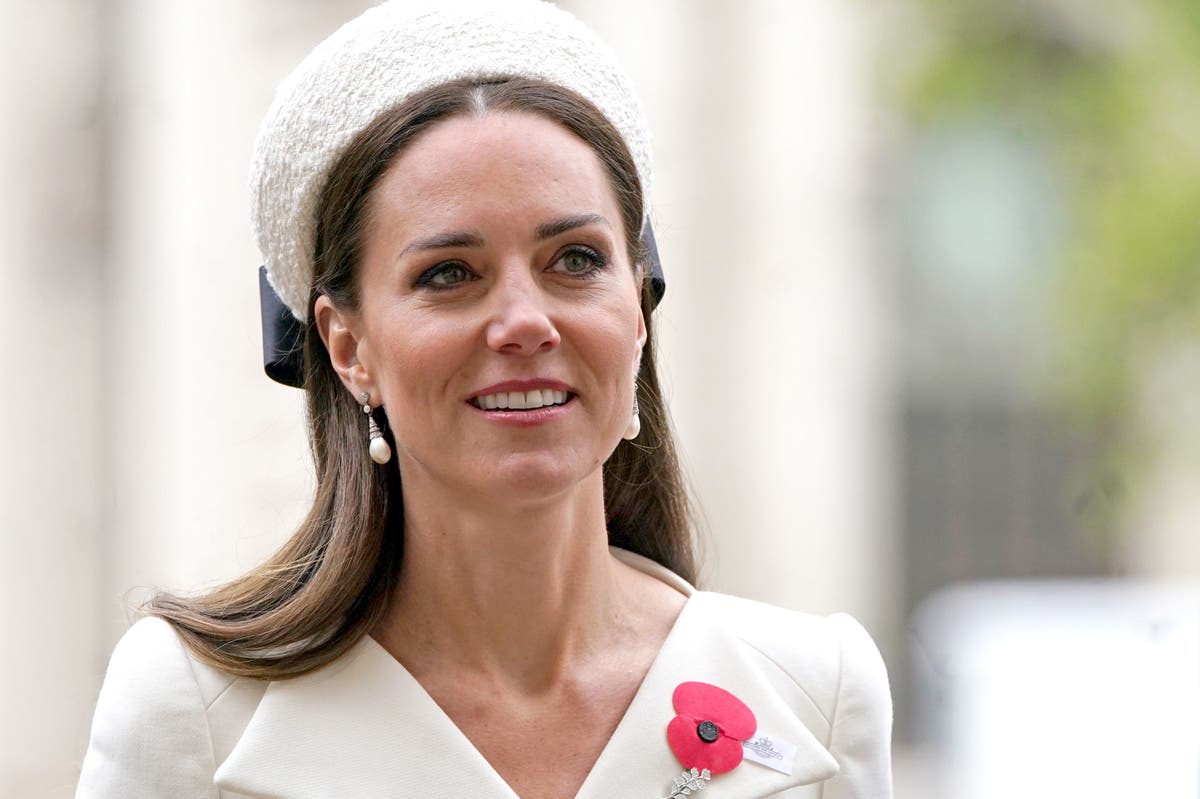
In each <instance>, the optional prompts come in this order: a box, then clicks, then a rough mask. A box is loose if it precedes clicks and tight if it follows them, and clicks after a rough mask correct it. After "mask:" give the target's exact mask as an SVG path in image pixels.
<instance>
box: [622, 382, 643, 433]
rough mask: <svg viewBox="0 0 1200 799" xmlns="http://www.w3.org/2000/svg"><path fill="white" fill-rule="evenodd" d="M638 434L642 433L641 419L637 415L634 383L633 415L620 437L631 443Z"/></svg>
mask: <svg viewBox="0 0 1200 799" xmlns="http://www.w3.org/2000/svg"><path fill="white" fill-rule="evenodd" d="M640 432H642V417H641V416H639V415H638V401H637V383H636V382H635V383H634V384H633V414H632V415H631V416H630V417H629V426H628V427H626V428H625V434H624V435H623V436H621V437H622V438H624V439H625V440H626V441H633V440H634V439H635V438H637V437H638V433H640Z"/></svg>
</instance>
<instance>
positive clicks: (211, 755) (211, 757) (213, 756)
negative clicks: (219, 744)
mask: <svg viewBox="0 0 1200 799" xmlns="http://www.w3.org/2000/svg"><path fill="white" fill-rule="evenodd" d="M176 644H177V645H178V646H179V651H180V654H181V655H183V659H184V661H186V662H187V667H188V673H189V674H191V675H192V683H193V684H194V685H195V686H196V696H197V697H198V698H199V699H200V707H201V708H202V709H203V713H204V729H205V730H206V731H207V732H208V762H210V763H212V768H213V773H214V774H215V773H216V771H217V753H216V750H215V749H214V748H213V734H212V722H211V721H209V718H208V709H209V707H211V706H212V705H211V703H209V704H205V703H204V692H203V691H202V690H200V679H199V677H197V676H196V666H195V664H194V663H192V658H191V656H190V655H188V652H187V649H186V648H185V647H184V646H183V643H182V642H181V641H179V639H178V636H176ZM233 682H236V680H234V681H233ZM233 682H230V683H229V685H227V686H225V689H224V690H222V691H221V694H224V693H225V691H228V690H229V686H230V685H233ZM218 696H220V694H218ZM213 701H214V702H215V701H216V700H215V699H214V700H213ZM209 787H210V791H211V789H212V788H213V787H215V786H213V785H212V781H211V779H210V780H209ZM220 795H221V792H220V791H219V790H218V791H217V797H218V799H219V797H220Z"/></svg>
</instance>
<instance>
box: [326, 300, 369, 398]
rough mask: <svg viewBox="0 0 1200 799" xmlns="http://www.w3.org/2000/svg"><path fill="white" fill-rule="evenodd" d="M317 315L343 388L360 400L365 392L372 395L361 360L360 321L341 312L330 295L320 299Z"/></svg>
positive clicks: (327, 348) (367, 375)
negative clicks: (359, 355) (359, 395)
mask: <svg viewBox="0 0 1200 799" xmlns="http://www.w3.org/2000/svg"><path fill="white" fill-rule="evenodd" d="M313 314H314V316H315V317H316V320H317V330H318V332H320V334H321V341H323V342H325V349H326V350H328V352H329V362H330V364H331V365H332V366H333V370H334V371H335V372H337V373H338V376H339V377H340V378H341V379H342V384H343V385H344V386H346V388H347V390H349V391H350V393H351V394H353V395H354V396H355V397H356V398H357V396H358V394H359V393H360V392H362V391H366V392H370V391H372V389H373V388H374V386H373V385H372V382H371V375H370V373H369V371H368V370H367V367H366V366H365V365H364V364H363V363H362V361H360V360H359V359H358V351H359V342H360V331H359V324H358V319H357V317H355V316H354V315H353V314H350V313H348V312H346V311H344V310H342V309H340V308H338V307H337V306H336V305H334V304H333V300H331V299H330V298H329V296H328V295H326V294H322V295H321V296H319V297H317V301H316V302H315V303H313Z"/></svg>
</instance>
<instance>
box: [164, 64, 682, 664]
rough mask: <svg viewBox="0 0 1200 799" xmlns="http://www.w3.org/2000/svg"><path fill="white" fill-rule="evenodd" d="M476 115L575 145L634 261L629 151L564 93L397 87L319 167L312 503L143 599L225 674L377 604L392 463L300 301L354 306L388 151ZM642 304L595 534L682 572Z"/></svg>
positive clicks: (394, 501) (505, 87) (393, 553)
mask: <svg viewBox="0 0 1200 799" xmlns="http://www.w3.org/2000/svg"><path fill="white" fill-rule="evenodd" d="M489 111H500V112H503V111H508V112H520V113H530V114H537V115H539V116H542V117H545V118H547V119H550V120H552V121H554V122H557V123H558V124H560V125H562V126H563V127H565V128H566V129H567V130H569V131H571V132H572V133H574V134H575V135H576V136H578V137H579V138H581V139H582V140H583V141H585V142H587V144H589V145H590V146H591V147H592V149H593V150H594V151H595V152H596V154H597V155H598V156H599V158H600V161H601V163H602V164H603V166H604V168H605V171H606V172H607V173H608V176H609V178H610V181H611V183H612V188H613V191H614V193H615V194H616V199H617V203H618V205H619V207H620V209H621V217H622V222H623V224H624V228H625V239H626V242H627V246H628V248H629V256H630V261H631V263H633V264H634V266H635V268H638V266H639V265H640V264H642V263H643V252H642V245H641V236H640V232H641V228H642V219H643V194H642V186H641V182H640V181H639V179H638V173H637V169H636V167H635V165H634V162H633V158H632V156H631V155H630V153H629V149H628V147H626V145H625V142H624V140H623V139H622V138H621V136H620V134H619V133H618V132H617V130H616V128H615V127H613V125H612V124H611V123H610V122H609V121H608V120H607V119H606V118H605V117H604V115H603V114H602V113H601V112H600V111H598V110H597V109H596V108H595V106H593V105H592V104H591V103H590V102H588V101H587V100H586V99H584V98H583V97H580V96H579V95H578V94H576V93H574V92H572V91H569V90H567V89H565V88H562V87H560V86H557V85H554V84H550V83H546V82H543V81H537V80H529V79H524V78H496V79H491V80H482V81H481V80H459V81H454V82H451V83H446V84H443V85H440V86H437V87H434V88H432V89H428V90H426V91H423V92H421V93H419V94H416V95H414V96H412V97H410V98H409V99H408V100H406V101H405V102H404V103H402V104H401V105H399V106H398V107H396V108H395V109H393V110H392V111H390V112H388V113H385V114H382V115H381V116H380V117H378V118H377V119H376V120H375V121H374V122H373V123H372V124H371V125H369V126H368V127H367V128H366V129H365V130H363V131H362V132H361V133H360V134H359V135H358V136H357V137H356V138H355V140H354V141H353V142H352V143H351V144H350V146H349V147H348V149H347V150H346V151H345V153H344V154H343V155H342V156H341V157H340V158H339V159H338V161H337V162H336V164H335V165H334V166H333V168H332V170H331V172H330V175H329V178H328V180H327V182H326V184H325V187H324V190H323V191H322V195H321V200H320V204H319V211H318V220H317V243H316V259H315V277H314V280H313V286H312V291H311V293H310V296H309V304H308V308H309V314H308V323H307V325H306V328H305V339H304V371H305V389H306V391H307V397H308V424H309V443H310V446H311V447H312V452H313V459H314V461H315V465H316V472H317V475H316V476H317V491H316V496H315V497H314V499H313V505H312V509H311V510H310V511H309V513H308V515H307V516H306V517H305V519H304V521H303V522H301V524H300V526H299V529H297V530H296V532H295V533H294V534H293V535H292V537H291V538H290V539H289V540H288V541H287V542H286V543H285V544H284V545H283V546H282V547H281V548H280V549H279V551H278V552H276V553H275V554H274V555H273V556H272V557H270V558H269V559H268V560H267V561H266V562H265V563H263V564H262V565H260V566H259V567H257V568H256V569H254V570H252V571H251V572H249V573H248V574H246V575H244V576H242V577H240V578H238V579H235V580H233V581H232V582H230V583H228V584H226V585H224V586H221V587H219V588H217V589H216V590H214V591H212V592H210V593H208V594H205V595H203V596H199V597H180V596H176V595H172V594H167V593H160V594H158V595H157V596H155V597H154V598H153V599H152V600H151V601H150V602H149V604H148V607H147V609H148V611H149V612H150V613H151V614H154V615H156V616H160V617H162V618H164V619H166V620H167V621H169V622H170V623H171V624H173V625H174V626H175V628H176V630H177V631H178V632H179V635H180V636H181V637H182V639H183V641H184V643H186V644H187V646H188V647H189V648H190V649H191V650H192V651H193V652H194V653H195V654H196V655H197V656H199V657H200V658H202V659H203V660H205V661H207V662H209V663H211V664H213V665H215V666H217V667H219V668H221V669H224V670H225V671H227V672H230V673H233V674H238V675H243V676H249V677H256V678H265V679H281V678H287V677H295V676H299V675H301V674H304V673H306V672H309V671H312V670H314V669H317V668H320V667H321V666H323V665H325V664H327V663H329V662H330V661H332V660H334V659H335V658H337V657H338V656H340V655H341V654H343V653H344V652H346V651H347V650H349V649H350V648H351V647H352V646H354V644H355V643H357V642H358V641H359V640H360V639H361V638H362V636H363V635H365V634H366V633H367V632H369V631H370V630H371V629H372V628H373V627H374V625H375V624H376V623H377V622H378V621H379V620H380V618H381V617H382V615H383V613H384V611H385V610H386V608H387V606H388V602H389V600H390V598H391V596H392V593H393V591H394V590H395V585H396V580H397V577H398V575H399V567H400V559H401V557H402V551H403V543H404V535H403V533H404V529H403V525H404V512H403V494H402V492H401V477H400V474H399V469H397V468H395V467H394V466H387V467H379V466H376V465H375V464H374V463H373V462H372V461H371V460H370V457H369V456H368V454H367V448H366V445H365V442H366V431H365V426H366V423H365V420H364V419H363V413H362V409H361V408H360V407H359V405H358V404H357V402H356V400H355V398H354V397H352V396H350V393H349V392H348V391H346V389H345V386H344V385H343V384H342V382H341V380H340V379H339V378H338V375H337V373H336V372H334V370H333V367H332V365H331V363H330V359H329V353H328V351H327V350H326V349H325V345H324V342H323V341H322V339H321V336H320V334H319V332H318V330H317V327H316V320H315V314H314V313H313V312H312V310H313V303H314V302H315V301H316V298H317V297H319V296H320V295H321V294H327V295H328V296H329V297H330V299H332V300H333V301H334V303H335V304H337V305H339V306H341V307H343V308H347V309H355V308H357V305H358V295H357V286H356V275H357V265H358V262H359V256H360V252H361V247H362V239H363V230H364V227H365V222H366V220H365V216H366V214H367V210H368V206H369V200H370V196H371V191H372V188H373V187H374V186H375V184H376V183H377V182H378V180H379V179H380V177H381V176H382V175H383V174H384V172H386V170H387V168H388V166H389V165H390V164H391V163H392V162H393V161H394V160H395V158H396V156H397V155H398V154H399V153H400V152H401V151H402V150H403V149H404V148H405V147H406V146H408V145H409V144H411V143H412V142H413V140H414V139H415V138H416V137H418V136H419V135H420V134H421V133H422V132H424V131H426V130H428V129H429V128H431V127H432V126H433V125H436V124H437V123H438V122H440V121H442V120H445V119H448V118H451V117H455V116H467V115H475V116H481V115H483V114H486V113H487V112H489ZM641 306H642V314H643V315H644V316H645V319H646V332H647V338H646V345H645V348H644V351H643V355H642V361H641V371H640V373H639V375H638V381H637V392H638V404H639V406H640V412H641V418H642V429H641V433H640V434H639V436H638V438H637V439H636V440H635V441H624V440H623V441H621V442H620V443H619V444H618V445H617V448H616V450H615V451H614V452H613V453H612V455H611V456H610V457H609V458H608V460H607V461H606V462H605V464H604V467H603V479H604V507H605V512H606V516H607V526H608V535H609V542H610V543H611V544H613V545H615V546H619V547H622V548H624V549H628V550H630V551H633V552H636V553H638V554H641V555H644V556H646V557H648V558H650V559H652V560H655V561H657V562H658V563H660V564H662V565H663V566H666V567H667V568H668V569H671V570H672V571H674V572H675V573H677V574H679V575H681V576H682V577H683V578H684V579H687V580H689V581H693V582H694V580H695V563H694V553H693V543H692V524H691V510H690V506H689V503H688V499H687V494H686V492H685V490H684V486H683V481H682V478H681V475H680V471H679V466H678V462H677V459H676V454H675V445H674V442H673V440H672V434H671V429H670V422H669V419H668V416H667V413H666V409H665V407H664V405H663V399H662V394H661V392H660V388H659V382H658V374H657V371H656V368H655V353H654V334H653V325H652V323H651V310H652V309H653V299H652V294H651V291H650V287H649V282H648V281H643V287H642V295H641ZM387 435H389V437H390V433H389V434H387ZM392 444H393V448H394V442H392Z"/></svg>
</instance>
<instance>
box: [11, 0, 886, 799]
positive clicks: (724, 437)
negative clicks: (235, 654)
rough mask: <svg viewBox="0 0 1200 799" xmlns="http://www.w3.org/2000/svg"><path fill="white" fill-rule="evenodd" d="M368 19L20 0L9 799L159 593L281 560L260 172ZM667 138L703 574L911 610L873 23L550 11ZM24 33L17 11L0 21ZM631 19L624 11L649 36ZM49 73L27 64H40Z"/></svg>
mask: <svg viewBox="0 0 1200 799" xmlns="http://www.w3.org/2000/svg"><path fill="white" fill-rule="evenodd" d="M366 5H368V3H365V2H342V3H333V2H327V3H323V2H294V1H293V0H258V1H257V2H246V1H245V0H204V2H200V0H142V1H141V2H135V1H134V0H122V1H119V2H118V1H115V0H114V1H113V2H103V0H74V1H72V0H55V1H53V2H44V3H37V4H34V3H25V2H18V1H17V0H12V1H11V2H7V3H3V4H0V9H2V10H3V11H2V13H3V19H4V21H5V23H6V24H4V25H3V27H0V36H3V37H4V39H3V45H4V46H3V47H2V48H0V59H3V69H2V70H0V92H3V106H2V107H5V108H11V109H16V113H14V114H12V115H11V116H10V117H9V119H10V121H9V122H7V123H6V124H5V125H3V126H0V136H3V137H4V138H3V139H0V142H2V144H0V164H3V167H4V178H5V183H6V185H7V186H8V187H9V199H8V201H7V203H8V204H7V206H6V207H5V209H4V211H5V213H3V214H0V225H3V228H2V229H0V230H2V235H0V241H2V242H3V244H4V249H3V251H4V253H5V256H6V257H5V278H6V279H5V285H6V287H7V288H8V290H9V294H8V298H9V300H10V302H9V309H10V313H9V314H8V315H7V319H8V322H9V325H10V330H11V332H10V346H9V350H10V353H9V365H10V368H9V376H8V378H7V381H8V383H7V390H6V391H5V392H4V393H3V403H4V404H3V405H2V406H0V410H2V411H3V413H4V416H5V418H6V419H7V420H9V425H8V429H9V430H10V432H9V434H8V437H7V438H8V441H9V442H10V443H9V452H10V453H11V454H10V459H9V461H8V463H7V465H6V467H5V469H6V473H5V475H4V477H5V479H4V480H3V481H0V484H2V485H3V486H4V491H5V495H4V503H3V507H4V511H5V513H4V521H3V528H2V529H3V539H4V552H5V553H6V558H5V561H4V565H3V567H2V574H3V579H2V580H0V599H2V600H3V601H4V602H5V604H6V606H7V607H10V608H14V609H15V610H16V611H17V612H15V613H13V614H10V616H11V618H12V619H14V621H13V622H12V628H11V629H12V632H13V633H14V634H13V635H12V636H11V637H10V639H9V640H10V642H12V643H10V646H9V647H8V649H9V653H10V654H9V655H8V656H7V657H5V658H2V659H0V680H2V681H3V683H4V684H6V685H8V686H27V688H28V690H24V691H8V692H6V696H5V699H4V705H3V707H2V708H0V713H2V715H3V717H4V718H6V719H21V720H22V723H21V724H19V725H17V724H12V723H10V724H6V725H4V728H5V730H6V732H5V733H4V735H6V736H13V735H15V734H16V732H15V731H16V730H18V729H19V730H20V736H21V740H19V741H17V740H7V739H6V740H5V741H4V742H3V745H0V795H5V796H7V795H14V796H39V797H41V796H45V797H55V796H67V795H69V793H70V786H71V784H72V782H73V780H74V775H75V770H76V769H77V767H78V761H79V758H80V757H81V754H82V751H83V747H84V745H85V741H86V731H87V723H88V719H89V717H90V713H91V706H92V703H93V701H94V697H95V692H96V690H97V689H98V687H99V679H100V677H101V675H102V673H103V669H104V664H105V661H106V659H107V655H108V652H109V651H110V649H111V646H112V644H113V642H114V641H115V640H116V638H117V637H118V636H119V635H120V633H121V631H122V630H123V629H124V626H125V624H126V619H127V613H128V608H129V607H130V605H131V604H133V603H135V602H136V601H137V600H138V599H140V598H142V597H144V596H145V593H146V590H147V588H148V587H150V586H173V587H183V588H188V587H200V586H203V585H205V584H211V583H213V582H215V581H217V580H220V579H222V578H226V577H229V576H231V575H233V574H235V573H237V572H238V571H239V570H241V569H244V568H245V567H247V566H248V565H250V564H252V563H253V562H254V561H255V560H256V559H257V558H259V557H261V556H262V555H263V554H264V553H265V552H267V551H268V550H270V549H271V548H273V547H274V546H275V545H276V544H277V543H278V542H279V541H280V540H282V538H283V537H284V536H286V534H287V533H288V531H289V530H290V528H291V527H292V525H293V524H294V523H295V522H296V520H297V519H298V518H299V516H300V514H301V513H302V511H303V508H304V504H305V501H306V497H307V495H308V492H309V491H310V489H311V477H310V475H309V467H308V462H307V455H306V451H305V442H304V433H303V426H302V422H301V416H300V413H301V397H300V395H299V394H298V393H297V392H295V391H293V390H290V389H285V388H282V387H279V386H276V385H274V384H272V383H271V382H269V381H268V380H267V379H266V378H265V377H263V376H262V372H261V365H260V350H259V347H260V341H259V328H258V324H259V322H258V309H257V294H256V291H257V284H256V275H255V268H256V266H257V264H258V256H257V253H256V252H255V250H254V248H253V245H252V243H251V240H250V236H249V229H248V224H247V222H246V218H247V213H246V205H245V203H246V197H245V194H246V192H245V174H246V168H247V164H248V160H249V155H250V147H251V145H252V142H253V137H254V132H255V129H256V127H257V123H258V119H259V117H260V116H261V115H262V113H263V112H264V111H265V109H266V107H267V104H268V103H269V100H270V96H271V91H272V89H273V87H274V85H275V83H276V82H277V81H278V80H279V79H280V78H281V77H282V76H283V75H284V74H285V72H286V71H287V69H289V68H290V67H291V66H292V65H293V64H294V63H295V62H296V61H297V60H298V59H299V58H300V57H301V56H302V55H303V53H304V52H306V51H307V49H308V48H310V47H311V46H312V45H313V44H315V43H316V42H317V41H318V40H320V39H321V38H322V37H323V36H325V35H326V34H327V33H329V32H331V31H332V30H333V29H334V28H335V27H336V25H337V24H338V23H339V22H340V21H342V20H343V19H346V18H348V17H350V16H352V15H353V13H355V12H356V11H357V10H358V9H361V8H363V7H365V6H366ZM564 5H567V6H568V7H569V8H571V9H572V10H574V11H576V13H578V14H579V15H580V16H581V17H583V18H584V19H585V20H586V21H587V22H589V23H590V24H592V25H594V26H595V27H596V28H597V29H598V30H599V31H600V32H601V34H602V35H603V36H605V37H606V38H607V39H608V40H609V41H610V42H611V43H612V44H613V46H614V47H615V48H616V49H617V50H618V52H619V53H620V55H621V57H622V58H623V59H624V60H625V62H626V64H627V65H628V68H629V69H630V71H631V72H632V73H633V75H634V79H635V82H636V83H637V84H638V85H639V86H640V88H641V90H642V91H643V94H644V100H645V102H646V105H647V107H648V110H649V113H650V117H651V120H652V124H653V126H654V128H655V130H656V134H657V146H656V158H657V165H658V182H657V185H656V188H655V193H654V209H655V210H654V213H655V222H656V230H657V232H658V235H659V239H660V244H661V249H662V254H663V258H664V262H665V265H666V270H667V274H668V278H669V284H670V288H669V291H668V295H667V300H666V303H665V304H664V306H663V308H662V310H661V311H660V313H659V318H658V323H659V326H660V331H661V342H662V347H663V350H664V354H665V358H664V363H665V364H666V372H667V374H666V381H667V384H668V386H669V390H670V392H671V395H672V406H673V410H674V414H675V417H676V420H677V422H678V427H679V432H680V436H681V440H682V447H683V451H684V454H685V457H686V460H687V465H688V468H689V471H690V473H691V475H692V477H693V480H694V484H695V487H696V491H697V495H698V497H699V499H700V503H701V505H702V507H703V509H704V511H705V512H706V516H707V520H708V526H709V528H710V530H711V538H710V541H709V553H710V558H709V563H708V568H707V571H706V574H707V576H708V578H709V581H708V582H709V584H710V585H711V586H712V587H715V588H718V589H721V590H726V591H730V592H735V593H740V594H744V595H748V596H753V597H758V598H762V599H765V600H769V601H772V602H776V603H779V604H784V605H789V606H793V607H799V608H806V609H812V610H819V611H828V610H833V609H847V610H850V611H852V612H854V613H856V614H858V615H859V616H861V617H862V618H863V619H864V620H865V621H866V622H867V623H868V625H869V626H871V627H873V628H875V629H876V630H877V631H878V632H879V633H880V634H881V636H882V637H884V638H885V639H886V638H887V637H888V636H889V634H890V633H889V630H891V629H893V628H894V626H895V624H896V623H897V620H896V619H894V618H892V616H891V615H890V614H891V609H892V608H893V607H894V605H895V603H894V601H893V597H894V594H893V591H894V589H895V586H894V585H893V584H892V579H893V578H892V576H891V575H892V574H893V573H894V572H895V569H894V568H893V561H894V557H895V554H894V549H895V545H894V543H893V539H894V534H893V531H894V526H895V525H894V521H893V518H892V508H893V504H894V501H893V496H892V493H893V492H892V488H891V486H890V483H889V475H888V469H889V464H890V458H891V447H892V444H891V438H890V430H889V428H888V424H887V419H888V413H889V411H888V407H887V401H888V397H889V391H888V387H887V380H888V375H887V374H886V371H885V370H884V369H882V367H881V364H882V356H881V352H882V347H881V341H882V339H883V336H884V332H883V331H884V328H885V327H886V319H887V313H886V311H887V309H886V307H885V306H884V303H883V298H882V297H881V296H880V295H879V294H878V293H877V292H876V290H875V289H873V286H874V285H876V282H875V281H874V280H873V279H872V275H871V264H870V263H869V259H868V257H867V252H868V247H869V242H868V241H867V240H866V239H865V234H866V231H868V230H869V221H870V220H869V218H868V208H867V197H868V195H867V189H868V186H867V177H868V176H867V175H866V174H865V164H867V163H868V162H869V155H870V148H871V147H872V142H871V141H870V139H869V138H868V137H867V135H866V134H867V132H868V130H869V128H870V125H869V124H868V120H867V119H866V118H865V115H866V110H867V108H868V105H869V102H870V101H869V98H868V97H867V95H866V88H865V75H864V52H863V50H864V48H863V43H862V35H861V30H860V29H859V27H858V25H857V22H856V17H855V15H854V13H853V12H852V11H851V7H850V6H847V5H846V4H842V3H838V2H833V0H826V1H821V2H808V3H791V2H785V0H753V1H752V2H746V3H728V2H695V1H694V0H661V1H660V2H654V3H647V2H644V0H642V1H641V2H635V1H634V0H609V1H608V2H604V3H600V2H591V1H590V0H588V1H585V0H573V2H570V3H564ZM10 21H19V23H20V24H19V25H12V24H8V23H9V22H10ZM631 22H634V23H637V24H630V23H631ZM32 75H36V76H37V79H36V80H33V79H31V76H32Z"/></svg>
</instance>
